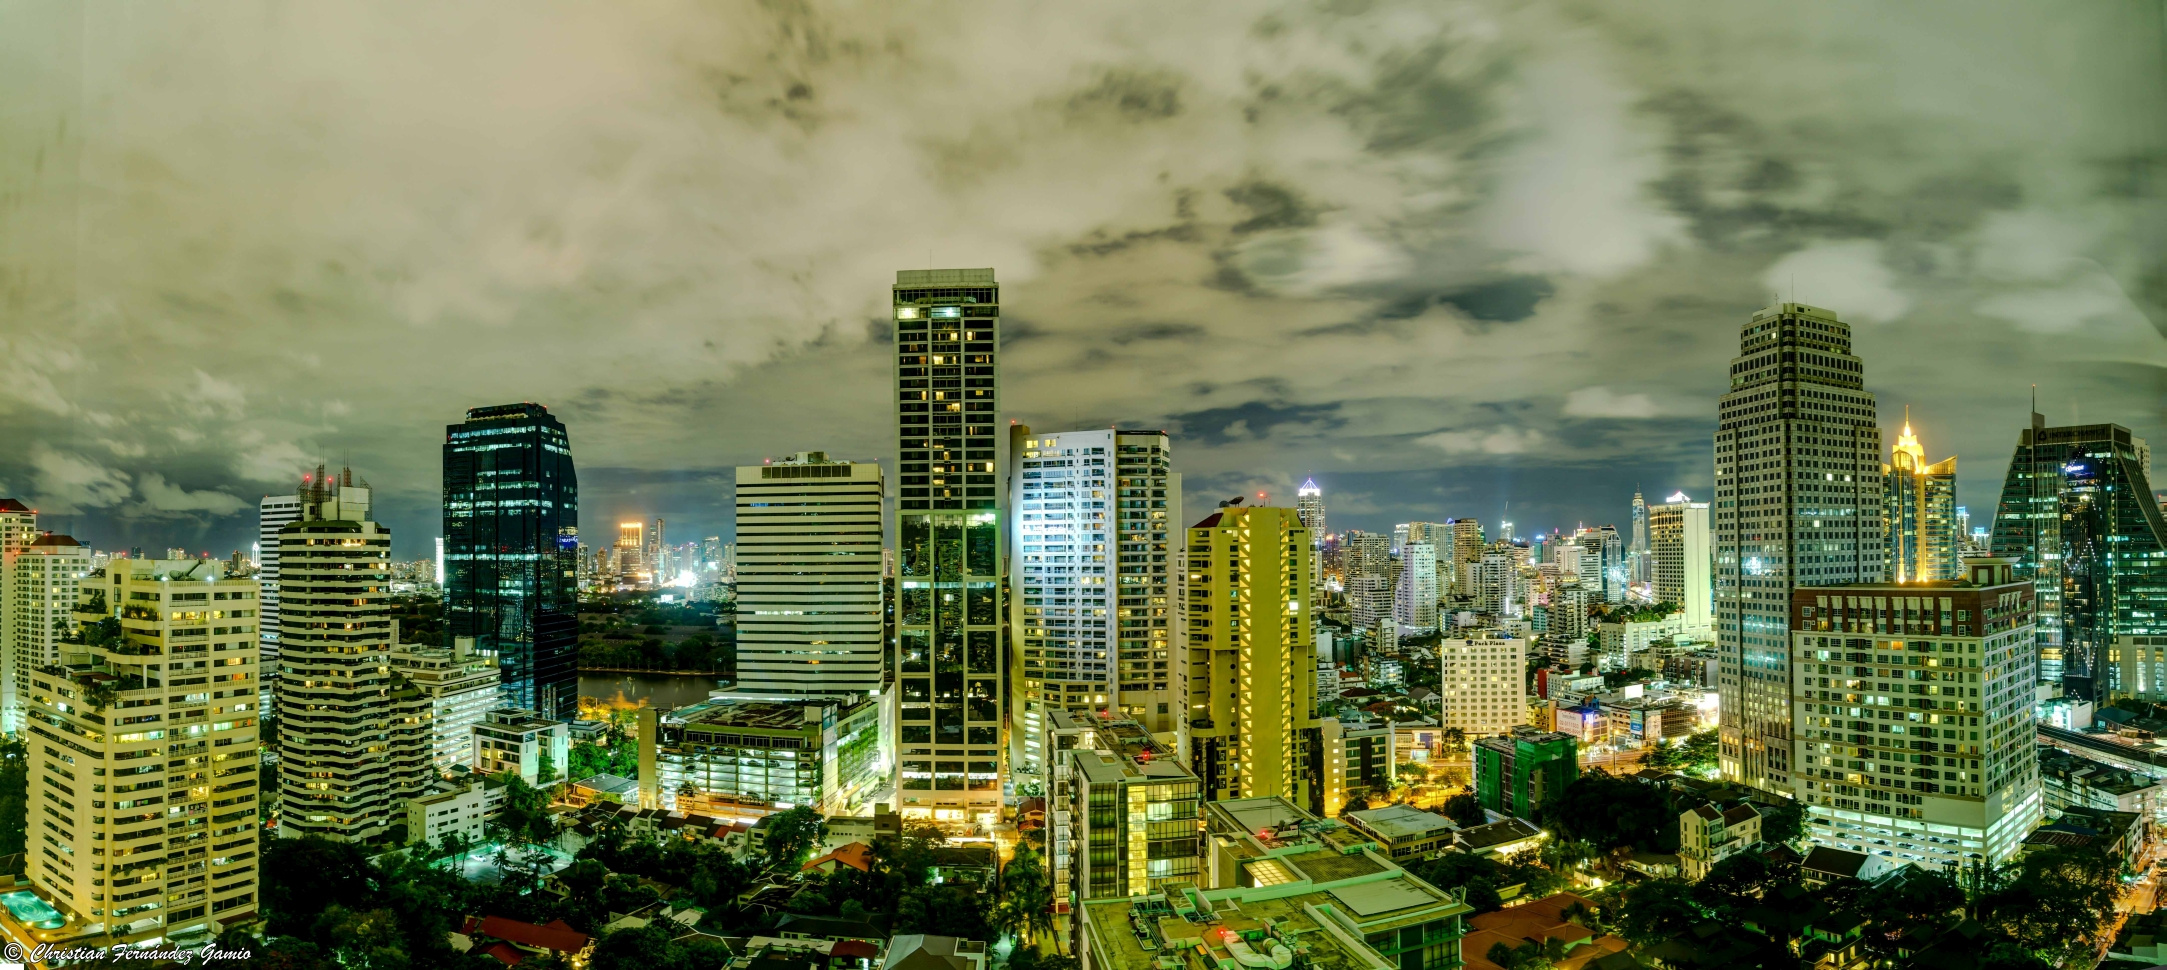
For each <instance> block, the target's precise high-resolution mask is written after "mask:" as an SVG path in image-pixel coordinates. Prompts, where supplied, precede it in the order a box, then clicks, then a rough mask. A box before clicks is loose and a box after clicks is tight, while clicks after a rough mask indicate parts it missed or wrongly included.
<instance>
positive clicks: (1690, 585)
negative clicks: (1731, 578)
mask: <svg viewBox="0 0 2167 970" xmlns="http://www.w3.org/2000/svg"><path fill="white" fill-rule="evenodd" d="M1648 558H1649V560H1651V572H1652V574H1653V581H1654V584H1655V601H1656V602H1658V603H1674V604H1676V605H1677V606H1678V608H1679V609H1681V610H1682V611H1684V613H1685V628H1686V630H1687V631H1689V632H1694V633H1698V634H1700V635H1702V636H1707V635H1710V634H1712V633H1713V632H1714V630H1715V608H1714V600H1715V581H1714V569H1715V560H1714V558H1713V554H1712V552H1711V551H1710V548H1709V544H1708V503H1706V502H1695V501H1693V500H1691V499H1689V498H1687V497H1686V494H1685V493H1684V492H1678V493H1675V494H1673V495H1671V497H1670V498H1668V499H1665V500H1664V501H1663V504H1661V505H1658V506H1655V507H1653V508H1650V509H1649V510H1648Z"/></svg>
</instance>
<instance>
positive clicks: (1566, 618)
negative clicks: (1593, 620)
mask: <svg viewBox="0 0 2167 970" xmlns="http://www.w3.org/2000/svg"><path fill="white" fill-rule="evenodd" d="M1592 588H1593V587H1592V586H1591V584H1586V583H1582V582H1580V581H1578V580H1574V581H1570V582H1565V583H1560V584H1558V585H1556V586H1553V587H1551V588H1550V604H1549V607H1548V609H1547V610H1546V612H1545V616H1544V620H1545V623H1544V630H1543V632H1544V633H1547V634H1549V635H1550V636H1551V637H1554V638H1558V639H1564V640H1574V641H1580V642H1583V643H1584V642H1586V640H1587V637H1588V606H1589V605H1590V602H1591V600H1592V599H1593V598H1594V597H1593V596H1592V595H1590V594H1591V591H1592Z"/></svg>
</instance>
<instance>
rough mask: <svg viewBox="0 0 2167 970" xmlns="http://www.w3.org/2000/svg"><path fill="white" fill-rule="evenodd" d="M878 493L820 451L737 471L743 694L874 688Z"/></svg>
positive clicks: (871, 480)
mask: <svg viewBox="0 0 2167 970" xmlns="http://www.w3.org/2000/svg"><path fill="white" fill-rule="evenodd" d="M884 487H885V484H884V483H883V481H882V479H881V474H880V466H879V465H877V464H874V463H872V462H849V461H830V460H828V456H827V454H826V453H825V452H819V451H808V452H800V453H798V454H796V455H793V456H791V457H789V458H785V459H782V460H780V461H774V462H769V463H766V464H761V465H744V466H740V467H739V468H738V469H737V543H738V556H739V565H740V568H739V572H738V580H737V679H738V690H739V691H740V692H742V693H747V694H760V695H778V694H779V695H788V694H801V695H803V694H813V695H828V694H856V695H861V696H865V697H871V696H873V695H875V694H878V693H880V685H881V654H882V645H881V629H882V618H881V580H880V563H881V552H880V532H881V527H880V502H881V491H882V489H883V488H884ZM658 521H659V520H658Z"/></svg>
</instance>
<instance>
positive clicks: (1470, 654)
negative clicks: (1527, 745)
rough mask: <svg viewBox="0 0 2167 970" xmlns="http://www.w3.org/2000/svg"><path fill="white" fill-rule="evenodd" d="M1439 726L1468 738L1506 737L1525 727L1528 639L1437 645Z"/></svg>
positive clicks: (1493, 637) (1495, 636)
mask: <svg viewBox="0 0 2167 970" xmlns="http://www.w3.org/2000/svg"><path fill="white" fill-rule="evenodd" d="M1437 662H1438V680H1439V681H1440V687H1439V691H1438V693H1440V694H1442V695H1444V702H1445V703H1444V708H1445V709H1444V721H1443V722H1442V723H1441V724H1440V725H1439V727H1440V728H1459V729H1460V730H1461V731H1462V732H1463V733H1465V734H1466V735H1467V737H1469V738H1483V737H1490V736H1492V735H1498V734H1505V733H1507V732H1510V731H1511V730H1512V729H1513V728H1515V727H1518V726H1520V725H1522V724H1526V723H1527V640H1526V639H1525V638H1523V637H1514V636H1507V635H1504V634H1501V633H1495V632H1491V633H1485V634H1482V635H1480V636H1474V637H1454V638H1451V639H1447V640H1440V641H1438V643H1437Z"/></svg>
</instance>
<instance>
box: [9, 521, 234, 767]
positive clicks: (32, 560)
mask: <svg viewBox="0 0 2167 970" xmlns="http://www.w3.org/2000/svg"><path fill="white" fill-rule="evenodd" d="M5 569H6V570H7V572H6V575H5V576H0V588H4V589H5V590H6V591H7V606H6V609H7V611H8V615H9V616H10V617H11V618H12V619H13V622H11V623H9V624H8V639H7V644H6V647H7V661H8V669H7V671H6V673H7V676H8V683H9V685H10V686H12V687H15V688H16V690H17V693H16V695H13V696H10V697H9V698H8V700H9V705H8V708H7V710H6V712H5V714H6V717H5V718H4V720H5V722H6V724H7V729H8V730H9V731H20V730H22V729H23V712H24V710H26V709H27V707H28V706H29V701H30V699H29V698H28V697H26V696H22V695H23V694H24V693H25V692H23V691H22V690H21V687H22V685H24V684H28V683H30V677H31V674H32V673H33V672H35V671H37V670H39V669H41V668H44V667H50V666H52V665H54V664H57V663H59V662H60V650H61V648H60V639H61V637H62V636H63V635H64V634H65V633H66V632H67V631H68V629H69V628H70V626H71V625H72V624H70V623H69V622H68V617H69V614H70V613H72V612H73V611H74V610H75V600H76V590H77V588H78V587H79V586H80V584H81V583H82V579H83V575H84V574H85V573H88V572H90V550H88V549H85V548H83V544H82V543H79V542H77V541H75V539H74V538H72V537H70V536H64V535H54V534H52V533H46V534H44V535H38V536H33V537H31V538H30V541H28V542H26V543H23V544H21V545H20V546H18V547H17V548H16V549H15V550H14V551H13V553H12V554H10V555H8V556H7V557H6V564H5ZM204 571H205V572H206V573H209V572H210V567H209V566H208V565H206V566H205V567H204Z"/></svg>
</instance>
